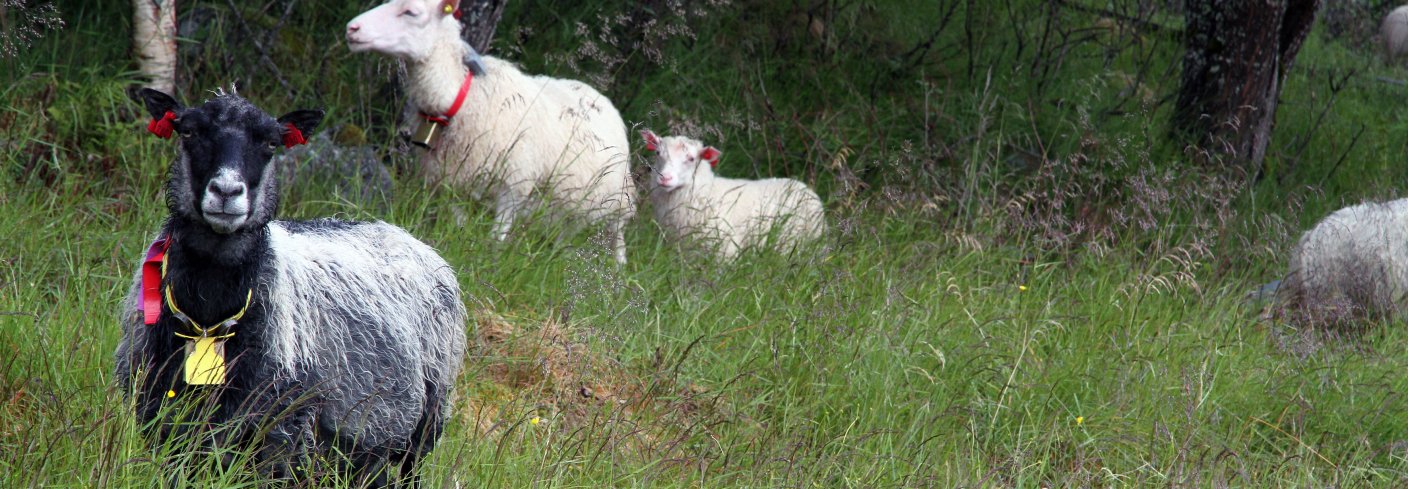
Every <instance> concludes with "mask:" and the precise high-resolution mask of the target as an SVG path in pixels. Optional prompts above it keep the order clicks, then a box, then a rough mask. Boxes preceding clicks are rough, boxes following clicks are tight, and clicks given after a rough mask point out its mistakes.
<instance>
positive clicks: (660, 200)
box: [640, 130, 826, 260]
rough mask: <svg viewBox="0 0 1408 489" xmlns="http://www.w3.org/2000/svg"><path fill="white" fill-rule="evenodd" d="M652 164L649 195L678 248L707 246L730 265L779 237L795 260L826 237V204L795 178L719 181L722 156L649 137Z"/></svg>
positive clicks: (678, 140)
mask: <svg viewBox="0 0 1408 489" xmlns="http://www.w3.org/2000/svg"><path fill="white" fill-rule="evenodd" d="M640 134H641V137H642V138H644V139H645V145H646V149H647V150H651V151H654V152H655V155H654V156H653V157H651V158H650V162H651V164H650V169H651V172H650V175H649V176H647V177H646V188H647V190H648V192H649V195H650V202H651V205H652V206H653V207H654V208H655V221H656V222H658V223H659V224H660V227H661V228H662V229H663V230H664V231H665V233H666V237H667V238H669V240H670V241H672V242H674V243H684V242H686V241H692V242H700V243H702V244H704V245H705V246H708V247H709V248H711V249H712V250H713V251H714V253H715V255H716V256H717V257H719V258H722V259H725V260H727V259H731V258H733V257H734V256H735V255H737V254H738V252H739V251H740V250H742V249H744V248H747V247H749V246H754V245H758V244H761V243H764V242H767V241H768V238H769V237H772V238H773V239H772V245H773V247H774V248H775V249H777V250H779V251H783V252H787V251H790V250H792V249H793V248H795V247H796V246H798V245H800V244H803V243H807V242H811V241H815V240H817V239H819V238H821V236H822V235H823V234H825V233H826V217H825V211H824V208H823V206H822V204H821V199H820V198H819V197H817V195H816V192H813V191H812V189H811V188H810V187H807V184H805V183H802V182H800V181H797V180H793V179H791V178H765V179H762V180H741V179H734V178H724V177H720V176H716V175H714V165H716V164H718V161H719V158H720V157H721V156H722V154H721V153H720V152H719V150H718V149H715V148H714V147H713V146H705V145H704V143H701V142H699V141H698V140H695V139H691V138H688V137H684V136H671V137H665V138H662V137H660V136H657V135H656V134H655V133H654V132H651V131H650V130H642V131H641V132H640Z"/></svg>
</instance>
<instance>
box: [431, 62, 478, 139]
mask: <svg viewBox="0 0 1408 489" xmlns="http://www.w3.org/2000/svg"><path fill="white" fill-rule="evenodd" d="M473 83H474V70H470V69H468V68H466V72H465V74H464V82H463V83H460V93H459V95H455V103H453V104H450V110H447V111H445V115H442V116H435V115H430V114H427V113H425V112H421V113H420V116H421V117H422V118H424V119H425V120H428V121H431V122H438V123H440V124H441V125H445V126H448V125H450V118H452V117H454V116H455V114H458V113H459V111H460V106H461V105H464V98H465V96H466V95H469V86H470V85H472V84H473Z"/></svg>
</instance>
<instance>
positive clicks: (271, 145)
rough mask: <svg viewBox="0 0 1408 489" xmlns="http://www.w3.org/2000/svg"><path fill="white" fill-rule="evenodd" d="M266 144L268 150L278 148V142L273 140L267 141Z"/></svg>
mask: <svg viewBox="0 0 1408 489" xmlns="http://www.w3.org/2000/svg"><path fill="white" fill-rule="evenodd" d="M268 146H269V150H270V151H273V150H275V149H279V143H278V142H275V141H269V144H268Z"/></svg>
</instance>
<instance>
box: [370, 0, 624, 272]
mask: <svg viewBox="0 0 1408 489" xmlns="http://www.w3.org/2000/svg"><path fill="white" fill-rule="evenodd" d="M458 4H459V2H458V1H457V0H448V1H441V0H392V1H391V2H388V3H385V4H383V5H380V6H378V7H375V8H373V9H371V10H368V11H367V12H364V13H362V14H361V15H358V16H357V17H356V18H354V19H352V21H350V22H348V23H347V44H348V46H349V47H350V48H351V50H352V51H353V52H362V51H372V52H376V53H381V54H384V55H387V56H392V57H395V58H398V59H401V60H403V61H405V63H406V70H407V73H408V75H409V76H408V77H407V80H408V81H407V87H406V90H407V92H408V93H409V94H410V98H411V100H412V102H413V103H414V104H415V105H416V106H417V108H418V109H419V111H420V114H421V116H422V117H423V118H425V119H426V121H425V122H423V124H425V125H424V126H422V127H423V129H425V130H426V131H427V133H426V135H425V137H426V138H427V139H431V136H430V135H429V134H430V132H432V131H433V132H436V133H438V135H437V136H435V138H434V139H433V140H430V141H420V142H425V143H427V145H428V146H429V149H428V150H427V151H425V152H424V153H423V155H422V157H421V166H422V172H423V174H424V176H425V178H426V179H427V180H428V181H429V182H430V183H432V184H433V183H438V182H442V181H443V182H445V183H449V184H451V185H453V186H457V187H460V188H465V189H468V190H470V191H471V194H472V195H473V196H474V197H475V198H491V199H493V201H494V205H495V209H494V230H493V233H494V237H495V238H496V239H498V240H500V241H502V240H505V239H507V238H508V234H509V230H510V228H511V227H512V225H513V221H514V219H515V218H516V217H517V216H519V215H520V214H523V213H524V212H525V211H527V210H529V209H531V208H532V207H531V206H529V205H528V204H529V202H530V200H529V199H530V198H531V197H533V196H534V195H537V196H539V197H541V200H542V201H543V202H544V203H545V204H546V205H547V208H548V211H549V213H550V214H551V215H553V216H556V217H558V218H559V219H561V220H563V221H565V222H569V223H573V222H586V223H594V224H596V225H605V226H606V228H607V231H608V234H609V235H610V239H611V240H612V241H613V244H614V248H615V249H614V251H615V258H616V261H617V262H620V263H625V262H626V241H625V235H624V234H623V233H624V228H625V225H626V223H628V222H629V221H630V219H631V218H632V217H633V216H634V214H635V206H636V203H635V188H634V183H633V182H632V180H631V177H630V162H629V161H628V158H627V154H628V153H627V152H628V151H629V149H628V147H627V145H628V144H629V140H628V139H627V137H626V126H625V123H624V122H622V120H621V114H620V113H618V112H617V111H616V108H615V106H613V105H612V104H611V101H610V100H608V99H607V98H606V97H605V96H603V95H602V94H601V93H598V92H597V91H596V90H594V89H592V88H591V87H589V86H587V85H586V84H583V83H581V82H578V81H574V80H562V79H556V78H551V77H546V76H529V75H526V74H524V73H523V72H522V71H520V70H519V69H518V68H517V67H516V66H514V65H513V64H512V63H509V62H507V61H504V60H501V59H498V58H495V57H492V56H483V57H477V55H475V54H474V52H473V49H472V48H470V46H469V45H468V44H466V43H465V42H464V41H463V40H461V39H460V29H461V27H460V22H459V20H458V19H456V18H455V17H454V16H453V15H452V14H451V13H452V12H455V11H457V10H458V7H459V5H458ZM466 59H469V60H476V61H475V62H474V63H473V64H476V65H477V67H482V71H483V73H475V72H474V71H471V70H470V68H469V66H467V65H466V62H465V60H466ZM461 108H463V109H464V110H463V111H461V110H460V109H461ZM456 114H458V116H456ZM537 192H541V193H537ZM573 227H575V226H573Z"/></svg>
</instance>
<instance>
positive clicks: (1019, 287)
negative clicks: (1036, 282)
mask: <svg viewBox="0 0 1408 489" xmlns="http://www.w3.org/2000/svg"><path fill="white" fill-rule="evenodd" d="M1017 290H1020V291H1022V292H1026V291H1027V286H1025V285H1018V286H1017Z"/></svg>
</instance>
